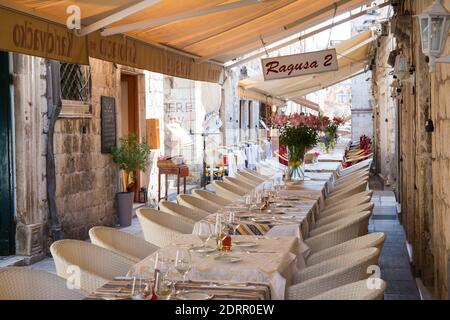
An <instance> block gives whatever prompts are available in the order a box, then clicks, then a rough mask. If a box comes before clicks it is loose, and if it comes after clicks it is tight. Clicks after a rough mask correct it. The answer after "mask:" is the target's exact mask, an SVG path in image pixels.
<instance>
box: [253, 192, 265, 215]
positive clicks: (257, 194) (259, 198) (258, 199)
mask: <svg viewBox="0 0 450 320" xmlns="http://www.w3.org/2000/svg"><path fill="white" fill-rule="evenodd" d="M263 203H264V199H263V194H262V192H261V191H256V192H255V206H256V208H258V209H259V211H261V210H262V206H263Z"/></svg>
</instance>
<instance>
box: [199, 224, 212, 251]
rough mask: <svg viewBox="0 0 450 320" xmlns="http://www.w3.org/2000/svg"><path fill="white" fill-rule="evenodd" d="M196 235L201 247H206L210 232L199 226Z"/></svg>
mask: <svg viewBox="0 0 450 320" xmlns="http://www.w3.org/2000/svg"><path fill="white" fill-rule="evenodd" d="M197 236H198V237H199V238H200V240H201V241H202V247H206V243H207V242H208V241H209V239H211V232H210V231H209V230H207V229H206V228H200V230H199V231H198V233H197Z"/></svg>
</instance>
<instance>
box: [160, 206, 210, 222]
mask: <svg viewBox="0 0 450 320" xmlns="http://www.w3.org/2000/svg"><path fill="white" fill-rule="evenodd" d="M159 208H160V210H161V211H164V212H167V213H170V214H172V215H174V216H176V217H179V218H180V219H182V220H184V221H186V222H187V223H191V224H195V223H196V222H197V221H200V220H202V219H203V218H205V217H206V216H208V215H209V214H210V213H209V212H207V211H203V210H200V209H192V208H189V207H185V206H182V205H180V204H178V203H175V202H170V201H167V200H161V201H160V202H159Z"/></svg>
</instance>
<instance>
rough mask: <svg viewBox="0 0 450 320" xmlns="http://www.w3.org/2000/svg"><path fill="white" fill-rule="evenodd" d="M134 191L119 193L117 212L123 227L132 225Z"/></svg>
mask: <svg viewBox="0 0 450 320" xmlns="http://www.w3.org/2000/svg"><path fill="white" fill-rule="evenodd" d="M133 199H134V192H119V193H117V214H118V216H119V224H120V226H121V227H128V226H130V225H131V218H132V214H133Z"/></svg>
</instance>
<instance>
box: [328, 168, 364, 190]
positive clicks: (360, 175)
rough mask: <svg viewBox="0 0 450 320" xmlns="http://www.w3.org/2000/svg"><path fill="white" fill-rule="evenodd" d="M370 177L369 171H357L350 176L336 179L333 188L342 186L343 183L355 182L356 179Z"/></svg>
mask: <svg viewBox="0 0 450 320" xmlns="http://www.w3.org/2000/svg"><path fill="white" fill-rule="evenodd" d="M369 176H370V171H369V169H364V170H362V171H358V172H356V173H353V174H350V175H348V176H345V177H341V178H338V179H336V180H335V181H334V186H335V187H338V186H342V185H344V184H345V183H347V182H349V181H352V180H356V179H361V180H362V179H364V178H368V177H369Z"/></svg>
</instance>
